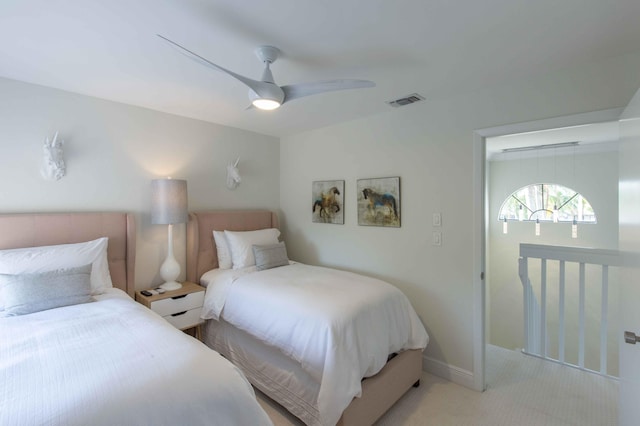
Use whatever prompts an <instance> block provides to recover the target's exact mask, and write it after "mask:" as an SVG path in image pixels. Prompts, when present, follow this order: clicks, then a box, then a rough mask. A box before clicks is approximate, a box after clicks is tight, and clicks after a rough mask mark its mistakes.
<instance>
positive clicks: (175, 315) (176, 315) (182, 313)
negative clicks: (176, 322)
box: [171, 311, 187, 317]
mask: <svg viewBox="0 0 640 426" xmlns="http://www.w3.org/2000/svg"><path fill="white" fill-rule="evenodd" d="M186 313H187V311H182V312H178V313H176V314H171V316H172V317H179V316H180V315H184V314H186Z"/></svg>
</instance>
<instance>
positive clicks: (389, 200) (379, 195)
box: [357, 177, 400, 228]
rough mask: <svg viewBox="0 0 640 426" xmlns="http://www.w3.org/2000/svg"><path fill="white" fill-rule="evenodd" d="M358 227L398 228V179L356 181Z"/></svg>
mask: <svg viewBox="0 0 640 426" xmlns="http://www.w3.org/2000/svg"><path fill="white" fill-rule="evenodd" d="M357 188H358V225H363V226H389V227H392V228H399V227H400V178H399V177H388V178H373V179H358V185H357Z"/></svg>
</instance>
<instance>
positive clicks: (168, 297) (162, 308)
mask: <svg viewBox="0 0 640 426" xmlns="http://www.w3.org/2000/svg"><path fill="white" fill-rule="evenodd" d="M204 292H205V288H204V287H201V286H199V285H198V284H195V283H192V282H188V281H185V282H184V283H182V288H179V289H177V290H172V291H167V292H165V293H163V294H156V295H153V296H145V295H144V294H142V293H140V291H136V301H138V302H140V303H142V304H143V305H144V306H146V307H147V308H149V309H151V310H152V311H154V312H156V313H157V314H159V315H161V316H162V317H163V318H164V319H166V320H167V321H169V322H170V323H171V324H172V325H173V326H174V327H176V328H177V329H180V330H183V331H186V330H189V329H195V337H196V338H197V339H198V340H202V339H201V337H202V336H201V330H200V326H201V325H202V324H203V323H204V320H203V319H202V318H200V313H201V312H202V305H203V304H204Z"/></svg>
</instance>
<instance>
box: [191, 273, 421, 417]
mask: <svg viewBox="0 0 640 426" xmlns="http://www.w3.org/2000/svg"><path fill="white" fill-rule="evenodd" d="M207 278H208V280H209V283H208V287H207V295H206V297H205V307H204V310H203V317H205V318H218V317H219V315H220V314H221V313H222V318H224V320H225V321H227V322H229V323H231V324H233V325H234V326H235V327H238V328H239V329H242V330H244V331H246V332H247V333H249V334H251V335H253V336H254V337H256V338H258V339H260V340H262V341H264V342H266V343H268V344H271V345H273V346H275V347H278V348H279V349H280V350H281V351H282V352H284V353H285V354H286V355H287V356H289V357H291V358H293V359H295V360H296V361H298V362H299V363H301V364H302V367H303V368H304V369H305V370H306V371H307V372H308V373H309V374H310V375H311V376H312V377H314V378H315V379H316V380H318V382H319V383H320V391H319V395H318V411H319V413H320V418H321V422H322V424H324V425H334V424H335V423H336V422H337V421H338V420H339V418H340V416H341V415H342V411H343V410H344V409H345V408H346V407H347V406H348V405H349V403H350V402H351V400H352V399H353V397H355V396H360V393H361V390H362V388H361V383H360V381H361V379H362V378H363V377H369V376H372V375H374V374H376V373H377V372H378V371H380V369H381V368H382V367H383V366H384V365H385V363H386V361H387V356H388V355H389V354H390V353H392V352H397V351H400V350H403V349H419V348H425V347H426V345H427V342H428V336H427V332H426V331H425V329H424V327H423V325H422V323H421V322H420V320H419V318H418V316H417V314H416V313H415V311H414V309H413V307H412V306H411V304H410V303H409V301H408V299H407V298H406V296H405V295H404V294H403V293H402V292H401V291H399V290H398V289H397V288H395V287H393V286H392V285H390V284H388V283H385V282H383V281H380V280H377V279H373V278H370V277H365V276H363V275H358V274H353V273H349V272H344V271H339V270H335V269H329V268H322V267H316V266H309V265H304V264H300V263H296V264H292V265H289V266H283V267H279V268H274V269H269V270H266V271H255V268H247V269H243V270H224V271H222V270H218V271H216V272H215V273H212V274H208V276H207Z"/></svg>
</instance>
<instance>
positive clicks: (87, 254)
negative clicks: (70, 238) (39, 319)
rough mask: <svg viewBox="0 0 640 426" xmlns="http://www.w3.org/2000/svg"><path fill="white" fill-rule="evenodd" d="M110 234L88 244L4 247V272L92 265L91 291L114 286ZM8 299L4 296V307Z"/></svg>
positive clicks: (0, 267) (0, 264)
mask: <svg viewBox="0 0 640 426" xmlns="http://www.w3.org/2000/svg"><path fill="white" fill-rule="evenodd" d="M108 244H109V239H108V238H107V237H103V238H98V239H97V240H93V241H88V242H86V243H76V244H61V245H56V246H41V247H27V248H19V249H9V250H0V274H11V275H19V274H33V273H39V272H48V271H53V270H57V269H65V268H75V267H78V266H83V265H87V264H91V294H92V295H96V294H102V293H104V291H105V290H106V289H107V288H111V287H113V284H112V283H111V274H109V262H108V261H107V246H108ZM3 309H4V302H3V300H2V298H1V296H0V310H3Z"/></svg>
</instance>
